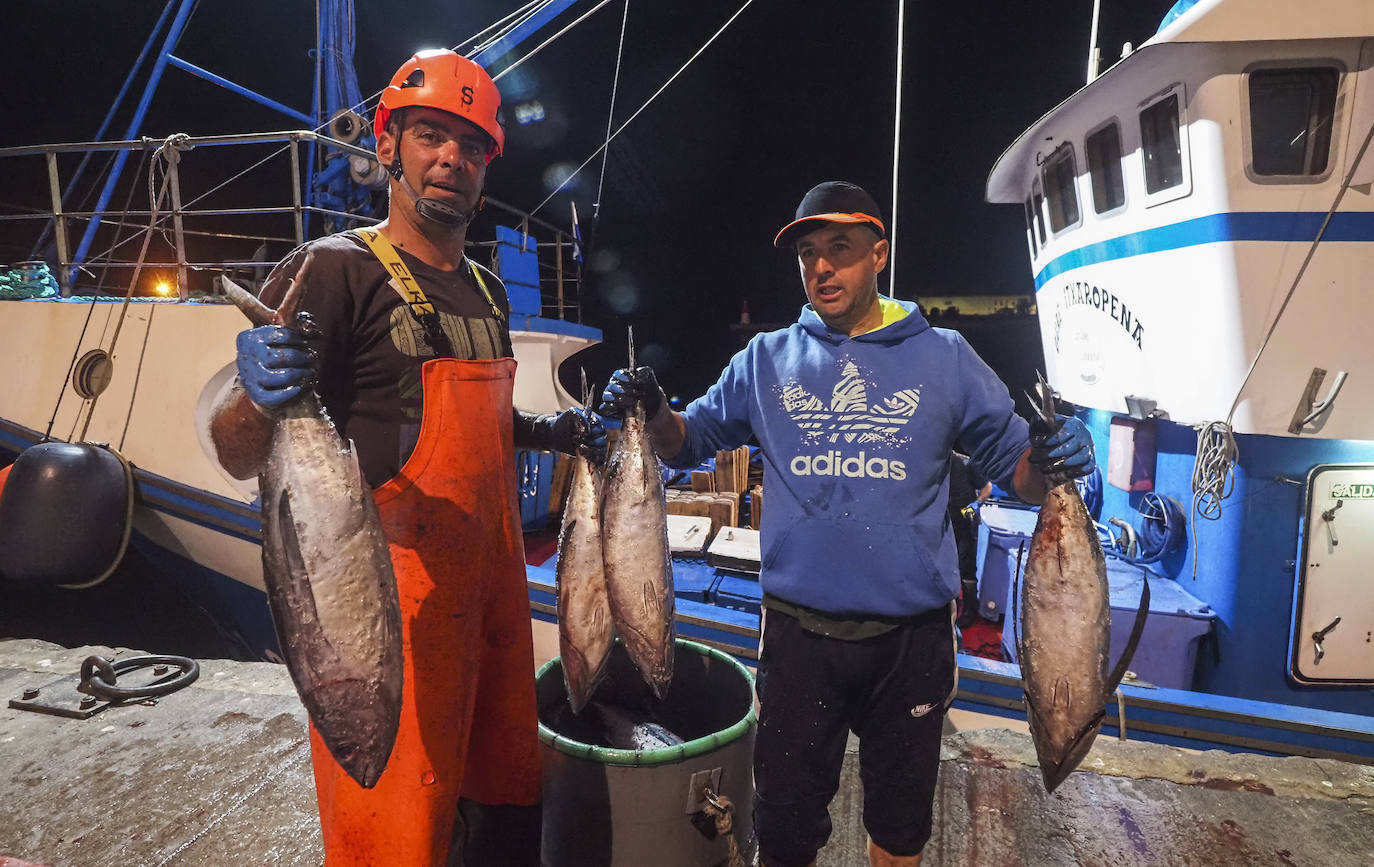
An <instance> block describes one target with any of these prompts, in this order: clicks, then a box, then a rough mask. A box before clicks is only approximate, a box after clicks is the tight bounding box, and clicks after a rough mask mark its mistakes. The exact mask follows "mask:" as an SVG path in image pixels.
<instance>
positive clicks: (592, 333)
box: [510, 315, 601, 341]
mask: <svg viewBox="0 0 1374 867" xmlns="http://www.w3.org/2000/svg"><path fill="white" fill-rule="evenodd" d="M510 327H511V330H512V331H541V332H543V333H545V334H566V335H568V336H569V337H582V338H585V339H587V340H597V341H599V340H601V329H600V328H593V327H592V326H590V325H583V324H582V323H580V322H569V321H568V320H566V319H545V318H544V317H542V316H520V315H512V316H511V318H510Z"/></svg>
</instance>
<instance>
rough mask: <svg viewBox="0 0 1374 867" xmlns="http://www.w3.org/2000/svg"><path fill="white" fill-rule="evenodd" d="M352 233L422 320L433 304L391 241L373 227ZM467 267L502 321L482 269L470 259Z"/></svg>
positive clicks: (417, 317)
mask: <svg viewBox="0 0 1374 867" xmlns="http://www.w3.org/2000/svg"><path fill="white" fill-rule="evenodd" d="M353 233H354V234H356V235H357V236H358V237H359V238H362V239H363V242H364V243H366V244H367V246H368V247H370V248H371V249H372V254H373V255H374V256H376V257H377V260H378V261H380V262H381V263H382V267H383V268H384V269H386V272H387V273H388V274H390V275H391V276H392V277H394V278H395V282H394V283H392V284H391V285H392V286H394V287H395V288H396V291H397V292H398V293H399V294H400V296H401V300H402V301H404V302H405V303H406V304H407V305H408V306H409V307H410V312H411V313H412V314H414V315H415V318H416V319H417V320H420V321H424V317H426V316H433V315H434V305H433V304H431V303H430V300H429V298H427V297H425V292H424V290H423V289H421V288H420V283H419V281H417V280H416V279H415V275H414V274H411V273H410V268H408V267H407V266H406V263H405V262H403V261H402V260H401V254H400V253H397V252H396V248H395V247H393V246H391V242H390V241H388V240H387V239H386V238H385V237H383V235H382V233H381V232H379V231H377V230H376V229H354V230H353ZM468 267H469V268H470V269H471V271H472V279H473V281H474V282H475V283H476V284H477V288H478V289H480V290H481V291H482V295H483V297H485V298H486V299H487V304H488V305H490V306H491V312H492V314H493V315H495V316H496V318H497V319H498V320H500V321H502V322H504V321H505V319H506V317H505V316H504V315H502V313H501V308H500V307H497V306H496V299H494V298H492V297H491V290H489V289H488V288H487V281H486V280H483V279H482V272H481V271H479V270H477V266H476V265H474V264H473V263H472V262H471V261H469V262H468Z"/></svg>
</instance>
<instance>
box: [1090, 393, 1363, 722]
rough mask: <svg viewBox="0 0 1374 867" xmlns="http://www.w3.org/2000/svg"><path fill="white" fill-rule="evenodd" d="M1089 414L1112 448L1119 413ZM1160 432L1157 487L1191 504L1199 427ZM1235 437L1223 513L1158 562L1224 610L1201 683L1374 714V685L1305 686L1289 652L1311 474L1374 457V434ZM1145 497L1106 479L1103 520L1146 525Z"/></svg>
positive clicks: (1204, 656) (1233, 692) (1193, 529)
mask: <svg viewBox="0 0 1374 867" xmlns="http://www.w3.org/2000/svg"><path fill="white" fill-rule="evenodd" d="M1082 417H1083V419H1084V421H1086V422H1087V424H1088V427H1089V429H1090V430H1091V431H1092V434H1093V441H1094V444H1095V446H1096V447H1097V453H1098V454H1099V455H1104V456H1105V455H1106V454H1107V453H1108V424H1109V423H1110V419H1111V417H1112V413H1109V412H1105V411H1102V410H1086V411H1084V412H1083V413H1082ZM1157 434H1158V436H1157V440H1156V450H1157V460H1156V467H1155V471H1156V475H1155V490H1156V491H1157V492H1158V493H1160V494H1163V495H1167V496H1172V497H1174V498H1175V499H1177V500H1179V501H1180V502H1182V503H1185V504H1188V503H1191V502H1192V475H1193V465H1194V460H1195V454H1196V450H1197V433H1196V431H1194V430H1193V429H1192V428H1190V427H1186V426H1184V425H1179V424H1174V423H1173V422H1169V421H1165V420H1160V421H1158V430H1157ZM1236 443H1237V447H1238V450H1239V461H1238V462H1237V464H1236V466H1235V470H1234V482H1235V484H1234V488H1233V491H1232V494H1231V496H1230V497H1229V498H1228V499H1227V500H1225V501H1224V502H1223V504H1222V512H1221V518H1220V519H1219V520H1216V521H1209V520H1203V519H1201V518H1197V519H1195V520H1191V521H1190V524H1191V526H1190V528H1189V531H1188V538H1187V543H1186V544H1184V545H1182V546H1180V548H1179V550H1177V551H1175V552H1174V553H1173V554H1170V555H1168V556H1166V557H1164V558H1163V559H1162V560H1161V561H1160V562H1159V563H1157V564H1155V566H1154V568H1155V569H1156V570H1158V571H1160V572H1162V573H1163V574H1164V575H1165V577H1168V578H1173V579H1175V580H1177V581H1178V582H1179V584H1180V585H1182V587H1183V589H1185V590H1187V591H1188V592H1189V593H1190V594H1192V595H1193V596H1195V597H1197V598H1198V599H1200V600H1202V601H1203V602H1205V603H1207V604H1208V605H1209V606H1211V608H1212V610H1213V611H1214V612H1216V614H1217V619H1216V621H1215V629H1214V630H1213V632H1212V634H1211V635H1210V636H1208V637H1207V638H1205V639H1204V640H1203V644H1202V646H1201V647H1200V649H1199V653H1198V665H1197V673H1196V679H1195V680H1194V683H1193V685H1194V687H1195V688H1196V689H1198V690H1199V691H1201V692H1205V693H1213V694H1215V695H1216V696H1218V697H1224V696H1233V697H1237V698H1244V699H1251V700H1256V701H1265V702H1275V703H1280V704H1285V705H1293V706H1295V707H1299V708H1313V709H1316V708H1320V709H1325V710H1331V711H1341V712H1345V713H1355V714H1362V715H1369V716H1374V692H1371V691H1370V690H1368V689H1364V688H1360V687H1302V686H1297V685H1295V684H1293V683H1292V682H1290V681H1289V680H1288V656H1287V651H1288V635H1289V630H1290V625H1291V624H1290V617H1291V614H1292V600H1293V586H1294V581H1295V577H1296V568H1295V567H1296V560H1297V557H1298V556H1299V551H1300V542H1301V538H1300V535H1299V534H1300V532H1301V526H1300V525H1301V513H1302V508H1303V492H1304V488H1303V484H1304V480H1305V479H1306V477H1307V472H1308V470H1309V469H1311V468H1312V467H1313V466H1315V465H1316V464H1320V463H1355V462H1371V461H1374V442H1368V441H1351V440H1329V439H1314V438H1305V437H1274V436H1258V435H1252V434H1239V435H1237V436H1236ZM1142 496H1143V494H1141V493H1138V492H1137V493H1134V494H1132V493H1128V492H1126V491H1123V490H1121V489H1119V488H1116V487H1114V486H1112V485H1110V484H1107V485H1103V487H1102V497H1103V501H1102V520H1103V521H1106V520H1107V519H1108V518H1110V517H1113V516H1116V517H1121V518H1125V519H1126V520H1128V521H1130V522H1131V523H1133V524H1134V525H1135V526H1136V527H1139V526H1140V521H1139V514H1138V513H1137V511H1136V505H1137V504H1138V503H1139V502H1140V500H1141V498H1142ZM1194 553H1196V555H1197V570H1196V577H1194V572H1193V555H1194Z"/></svg>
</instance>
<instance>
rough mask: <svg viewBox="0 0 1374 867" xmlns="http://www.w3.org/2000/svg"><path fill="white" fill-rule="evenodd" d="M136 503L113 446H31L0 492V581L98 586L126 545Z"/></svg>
mask: <svg viewBox="0 0 1374 867" xmlns="http://www.w3.org/2000/svg"><path fill="white" fill-rule="evenodd" d="M133 506H134V477H133V471H132V469H131V468H130V467H129V463H128V461H126V460H125V459H124V458H123V456H121V455H120V454H119V453H118V452H116V451H115V450H114V449H112V448H110V447H109V446H107V445H103V444H100V443H65V442H46V443H39V444H37V445H34V446H30V447H29V448H27V449H25V450H24V451H23V452H21V453H20V455H19V457H18V458H16V459H15V461H14V465H13V466H12V467H11V468H10V472H9V476H8V478H7V479H6V481H5V484H4V487H3V489H0V577H3V578H4V579H6V580H7V581H9V582H11V583H13V584H16V585H19V586H22V587H26V588H32V589H41V588H45V587H63V588H66V589H71V590H80V589H84V588H86V587H93V586H95V585H96V584H99V583H100V582H101V581H104V580H105V579H106V578H108V577H109V576H110V573H112V572H113V571H114V570H115V567H116V566H118V565H119V561H120V559H121V558H123V556H124V549H125V548H127V547H128V544H129V532H130V531H131V529H132V528H133Z"/></svg>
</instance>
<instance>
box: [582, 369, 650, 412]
mask: <svg viewBox="0 0 1374 867" xmlns="http://www.w3.org/2000/svg"><path fill="white" fill-rule="evenodd" d="M666 402H667V398H665V397H664V396H663V389H661V388H659V386H658V380H657V379H656V378H655V377H654V371H653V368H651V367H636V368H633V369H626V368H623V367H622V368H621V369H619V370H617V371H616V372H615V373H612V374H611V381H610V382H609V383H607V384H606V390H605V391H604V392H602V394H601V406H599V407H597V410H598V411H599V412H600V413H601V414H602V415H604V416H606V417H607V418H619V419H623V418H624V417H625V416H626V415H629V414H630V413H632V412H634V410H635V404H636V403H638V404H642V405H643V407H644V417H645V418H646V419H652V418H653V417H654V416H656V415H658V411H659V410H660V409H662V408H663V405H664V403H666Z"/></svg>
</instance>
